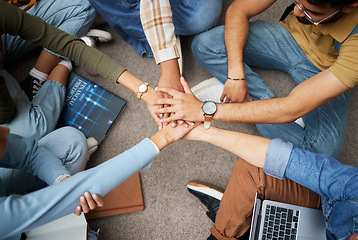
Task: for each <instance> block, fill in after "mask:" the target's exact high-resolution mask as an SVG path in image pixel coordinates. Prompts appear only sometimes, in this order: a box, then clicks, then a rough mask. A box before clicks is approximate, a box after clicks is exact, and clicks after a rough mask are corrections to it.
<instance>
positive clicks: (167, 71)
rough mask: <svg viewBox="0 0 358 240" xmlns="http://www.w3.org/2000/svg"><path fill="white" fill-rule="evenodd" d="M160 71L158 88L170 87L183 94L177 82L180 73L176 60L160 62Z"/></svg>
mask: <svg viewBox="0 0 358 240" xmlns="http://www.w3.org/2000/svg"><path fill="white" fill-rule="evenodd" d="M160 69H161V71H162V75H161V77H160V79H159V83H158V86H162V87H163V86H164V87H172V88H174V89H176V90H178V91H181V92H183V87H182V86H181V84H180V82H179V79H180V71H179V64H178V59H176V58H174V59H170V60H168V61H164V62H161V63H160Z"/></svg>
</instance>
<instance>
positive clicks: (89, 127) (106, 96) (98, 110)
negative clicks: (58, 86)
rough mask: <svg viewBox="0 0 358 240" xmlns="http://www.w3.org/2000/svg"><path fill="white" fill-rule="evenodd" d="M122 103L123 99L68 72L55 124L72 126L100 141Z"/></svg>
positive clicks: (120, 110)
mask: <svg viewBox="0 0 358 240" xmlns="http://www.w3.org/2000/svg"><path fill="white" fill-rule="evenodd" d="M126 105H127V102H126V100H124V99H122V98H120V97H118V96H116V95H115V94H113V93H111V92H109V91H108V90H106V89H104V88H103V87H101V86H98V85H97V84H95V83H93V82H91V81H90V80H88V79H86V78H84V77H82V76H80V75H78V74H76V73H74V72H71V74H70V76H69V78H68V83H67V92H66V98H65V104H64V107H63V110H62V113H61V116H60V120H59V125H60V126H72V127H75V128H77V129H79V130H81V131H82V132H83V133H84V134H85V136H86V137H94V138H96V140H97V141H98V142H99V143H100V142H101V141H102V140H103V138H104V137H105V136H106V134H107V133H108V131H109V130H110V129H111V127H112V126H113V124H114V123H115V121H116V120H117V119H118V117H119V116H120V114H121V113H122V112H123V110H124V109H125V107H126Z"/></svg>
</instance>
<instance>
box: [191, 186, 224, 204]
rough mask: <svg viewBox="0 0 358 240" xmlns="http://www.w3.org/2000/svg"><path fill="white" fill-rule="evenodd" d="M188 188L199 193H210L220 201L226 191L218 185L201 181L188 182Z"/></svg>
mask: <svg viewBox="0 0 358 240" xmlns="http://www.w3.org/2000/svg"><path fill="white" fill-rule="evenodd" d="M187 188H188V189H190V190H193V191H196V192H199V193H203V194H206V195H209V196H211V197H213V198H215V199H217V200H219V201H221V199H222V197H223V194H224V191H223V190H222V189H220V188H218V187H216V186H211V185H210V184H206V183H200V182H188V184H187Z"/></svg>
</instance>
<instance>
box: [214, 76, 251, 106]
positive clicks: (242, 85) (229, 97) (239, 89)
mask: <svg viewBox="0 0 358 240" xmlns="http://www.w3.org/2000/svg"><path fill="white" fill-rule="evenodd" d="M251 100H252V99H251V97H250V95H249V88H248V87H247V83H246V81H235V80H230V79H228V80H227V81H226V83H225V85H224V90H223V93H222V95H221V97H220V101H222V102H226V103H229V102H244V101H251Z"/></svg>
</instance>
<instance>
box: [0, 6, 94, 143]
mask: <svg viewBox="0 0 358 240" xmlns="http://www.w3.org/2000/svg"><path fill="white" fill-rule="evenodd" d="M27 12H28V13H29V14H32V15H35V16H38V17H40V18H42V19H43V20H45V21H46V22H47V23H49V24H51V25H53V26H55V27H58V28H59V29H61V30H63V31H65V32H67V33H69V34H72V35H74V34H76V35H79V36H80V35H84V34H85V33H87V31H88V29H89V27H90V25H91V24H92V22H93V21H94V19H95V16H96V11H95V10H94V8H93V7H92V6H91V4H90V3H89V1H88V0H63V1H57V0H41V1H38V2H36V4H35V5H34V6H33V7H32V8H30V9H29V10H28V11H27ZM1 41H2V55H3V59H4V61H5V62H12V61H14V60H17V59H19V58H21V56H23V55H24V54H25V53H27V52H29V51H31V50H33V49H34V48H36V47H38V45H36V44H34V43H31V42H27V41H24V40H23V39H21V38H20V37H19V36H10V35H8V34H3V35H1ZM0 75H1V76H3V77H4V79H5V81H6V85H7V87H8V89H9V92H10V95H11V97H12V98H13V99H14V101H15V104H16V111H17V112H16V116H15V117H14V119H13V120H12V121H11V122H9V123H7V124H4V126H7V127H9V128H10V132H11V133H14V134H17V135H20V136H24V137H32V138H35V139H37V140H39V139H40V138H41V137H43V136H45V135H46V134H48V133H49V132H51V131H53V130H54V129H55V127H56V125H57V121H58V119H59V117H60V114H61V110H62V107H63V103H64V98H65V92H66V91H65V88H64V87H63V86H62V85H61V84H60V83H58V82H55V81H47V82H46V83H45V84H44V85H43V86H42V87H41V89H40V90H39V92H38V93H37V94H36V96H35V98H34V99H33V100H32V102H30V101H29V100H28V98H27V96H26V94H25V93H24V92H23V91H22V89H21V88H20V85H19V84H18V82H17V80H16V79H15V78H13V77H12V76H11V75H10V74H9V73H8V72H7V71H6V70H5V69H3V68H1V66H0Z"/></svg>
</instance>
